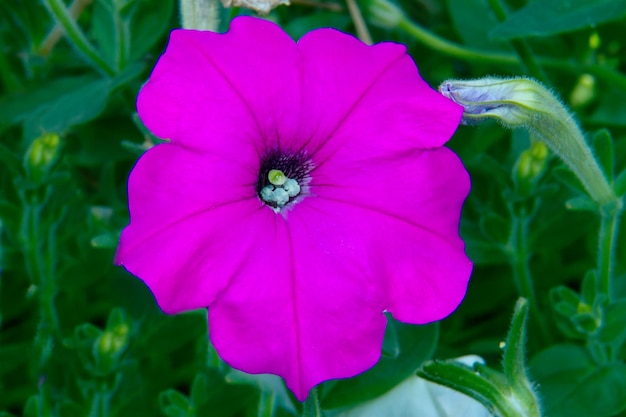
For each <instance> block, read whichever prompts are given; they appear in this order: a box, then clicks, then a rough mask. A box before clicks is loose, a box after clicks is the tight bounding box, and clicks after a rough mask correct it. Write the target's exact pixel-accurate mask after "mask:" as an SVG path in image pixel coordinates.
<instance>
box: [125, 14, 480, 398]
mask: <svg viewBox="0 0 626 417" xmlns="http://www.w3.org/2000/svg"><path fill="white" fill-rule="evenodd" d="M137 107H138V111H139V115H140V117H141V119H142V120H143V122H144V123H145V124H146V126H147V127H148V128H149V129H150V130H151V131H152V132H153V133H154V134H155V135H157V136H159V137H162V138H168V139H170V143H165V144H161V145H157V146H155V147H153V148H152V149H150V150H149V151H147V152H146V153H145V154H144V155H143V156H142V157H141V159H140V160H139V162H137V165H136V166H135V168H134V169H133V171H132V173H131V175H130V179H129V184H128V194H129V205H130V217H131V221H130V225H129V226H128V227H127V228H126V229H125V230H124V232H123V233H122V237H121V240H120V245H119V248H118V251H117V255H116V262H117V263H118V264H120V265H123V266H124V267H125V268H126V269H127V270H128V271H130V272H131V273H133V274H135V275H137V276H138V277H140V278H141V279H142V280H143V281H144V282H145V283H146V284H147V285H148V287H149V288H150V289H151V290H152V292H153V293H154V295H155V297H156V300H157V302H158V303H159V305H160V306H161V308H162V309H163V310H164V311H165V312H166V313H177V312H181V311H185V310H190V309H195V308H208V316H209V317H208V320H209V327H210V337H211V340H212V343H213V344H214V346H215V348H216V350H217V351H218V353H219V354H220V356H221V357H222V358H223V359H224V360H225V361H226V362H227V363H229V364H230V365H231V366H233V367H235V368H237V369H240V370H243V371H246V372H249V373H273V374H277V375H280V376H282V377H283V378H284V379H285V381H286V384H287V386H288V387H289V388H290V389H291V390H292V391H293V392H294V394H295V395H296V397H297V398H298V399H300V400H303V399H305V398H306V397H307V394H308V392H309V390H310V389H311V388H312V387H313V386H315V385H316V384H319V383H320V382H322V381H325V380H328V379H333V378H345V377H350V376H353V375H356V374H359V373H361V372H363V371H365V370H366V369H368V368H370V367H371V366H373V365H374V364H375V363H376V362H377V360H378V359H379V357H380V353H381V345H382V341H383V334H384V331H385V325H386V317H385V315H384V314H383V313H384V312H385V311H387V312H390V313H391V314H393V316H394V317H395V318H396V319H398V320H401V321H404V322H408V323H416V324H421V323H428V322H432V321H434V320H439V319H442V318H443V317H445V316H447V315H448V314H450V313H451V312H452V311H453V310H454V309H455V308H456V307H457V305H458V304H459V303H460V302H461V300H462V299H463V297H464V295H465V291H466V287H467V283H468V279H469V276H470V272H471V269H472V264H471V262H470V261H469V260H468V258H467V257H466V256H465V253H464V244H463V242H462V240H461V239H460V238H459V234H458V224H459V217H460V212H461V206H462V204H463V201H464V199H465V197H466V196H467V194H468V192H469V177H468V175H467V172H466V171H465V169H464V167H463V165H462V163H461V162H460V161H459V159H458V157H457V156H456V155H455V154H454V153H453V152H452V151H450V150H449V149H447V148H444V147H442V145H443V144H444V143H445V142H446V141H447V140H448V139H449V138H450V136H451V135H452V134H453V132H454V131H455V129H456V127H457V125H458V123H459V121H460V118H461V115H462V112H463V108H462V107H460V106H458V105H456V104H455V103H453V102H452V101H450V100H448V99H446V98H445V97H443V96H441V95H439V94H438V93H437V92H435V91H434V90H432V89H431V88H430V87H429V86H428V85H427V84H426V83H425V82H424V81H423V80H422V79H421V78H420V77H419V75H418V72H417V69H416V67H415V64H414V63H413V61H412V60H411V58H410V57H409V56H408V55H407V53H406V49H405V47H404V46H401V45H398V44H393V43H381V44H378V45H374V46H367V45H365V44H363V43H362V42H360V41H358V40H357V39H355V38H353V37H352V36H349V35H346V34H343V33H341V32H338V31H336V30H332V29H320V30H316V31H313V32H310V33H308V34H307V35H305V36H304V37H303V38H302V39H301V40H300V41H299V42H297V43H296V42H294V41H292V40H291V39H290V38H289V36H287V34H286V33H284V32H283V31H282V30H281V29H280V28H279V27H278V26H277V25H275V24H274V23H271V22H268V21H264V20H260V19H255V18H249V17H241V18H237V19H235V20H234V21H233V22H232V24H231V29H230V31H229V32H228V33H226V34H216V33H211V32H199V31H192V30H175V31H174V32H172V35H171V38H170V42H169V46H168V47H167V51H166V52H165V54H164V55H163V56H162V57H161V58H160V60H159V62H158V63H157V65H156V67H155V69H154V71H153V73H152V75H151V77H150V80H149V81H148V82H147V83H146V85H145V86H144V87H143V89H142V90H141V93H140V94H139V98H138V100H137Z"/></svg>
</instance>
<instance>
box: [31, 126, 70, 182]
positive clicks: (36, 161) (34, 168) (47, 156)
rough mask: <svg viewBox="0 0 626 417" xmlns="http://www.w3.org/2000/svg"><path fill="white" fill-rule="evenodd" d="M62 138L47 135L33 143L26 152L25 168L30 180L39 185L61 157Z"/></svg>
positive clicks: (55, 135) (54, 134) (52, 134)
mask: <svg viewBox="0 0 626 417" xmlns="http://www.w3.org/2000/svg"><path fill="white" fill-rule="evenodd" d="M60 148H61V138H60V137H59V135H57V134H56V133H46V134H44V135H42V136H40V137H38V138H37V139H35V140H34V141H33V143H32V144H31V145H30V147H29V148H28V151H26V155H25V158H24V166H25V168H26V171H27V172H28V174H29V176H30V179H31V180H32V181H33V182H35V183H39V182H41V180H42V179H43V178H44V177H45V175H46V174H47V173H48V171H49V170H50V168H52V165H54V163H55V162H56V160H57V158H58V157H59V152H60Z"/></svg>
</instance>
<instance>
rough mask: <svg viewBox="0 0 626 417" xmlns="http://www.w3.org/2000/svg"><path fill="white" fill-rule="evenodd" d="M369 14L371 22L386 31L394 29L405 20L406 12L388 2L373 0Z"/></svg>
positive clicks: (385, 0) (386, 0)
mask: <svg viewBox="0 0 626 417" xmlns="http://www.w3.org/2000/svg"><path fill="white" fill-rule="evenodd" d="M369 12H370V20H371V22H372V23H373V24H374V25H376V26H379V27H382V28H385V29H394V28H396V27H398V25H399V24H400V22H402V21H403V20H404V19H405V16H404V12H403V11H402V10H401V9H400V8H399V7H398V6H396V5H395V4H394V3H392V2H390V1H388V0H373V1H372V2H371V3H370V7H369Z"/></svg>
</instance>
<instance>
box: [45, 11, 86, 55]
mask: <svg viewBox="0 0 626 417" xmlns="http://www.w3.org/2000/svg"><path fill="white" fill-rule="evenodd" d="M91 1H92V0H74V1H73V2H72V4H70V7H69V8H68V9H67V12H68V14H69V15H70V17H71V18H72V20H76V19H78V16H80V14H81V13H82V12H83V10H84V9H85V7H87V6H88V5H89V4H90V3H91ZM62 36H63V27H62V26H61V25H60V24H59V23H57V24H56V25H54V28H52V30H51V31H50V33H49V34H48V36H46V39H44V41H43V42H42V43H41V46H40V47H39V54H40V55H42V56H48V55H50V52H52V49H53V48H54V46H55V45H56V44H57V42H59V39H61V37H62Z"/></svg>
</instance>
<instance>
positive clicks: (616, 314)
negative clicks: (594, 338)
mask: <svg viewBox="0 0 626 417" xmlns="http://www.w3.org/2000/svg"><path fill="white" fill-rule="evenodd" d="M625 323H626V299H621V300H617V301H614V302H613V303H612V304H610V305H609V306H608V307H607V309H606V311H605V313H604V322H603V324H602V328H601V329H600V332H599V334H598V338H599V339H600V341H601V342H602V343H606V344H609V345H615V346H617V347H618V348H619V347H621V346H622V345H623V344H624V341H626V326H625V325H624V324H625Z"/></svg>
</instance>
